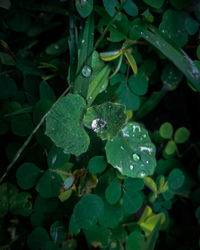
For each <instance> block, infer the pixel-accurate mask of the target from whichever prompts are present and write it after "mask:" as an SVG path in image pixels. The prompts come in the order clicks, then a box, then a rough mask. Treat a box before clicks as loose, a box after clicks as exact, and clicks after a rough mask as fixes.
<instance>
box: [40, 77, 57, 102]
mask: <svg viewBox="0 0 200 250" xmlns="http://www.w3.org/2000/svg"><path fill="white" fill-rule="evenodd" d="M40 99H47V100H49V101H52V103H54V102H55V101H56V96H55V93H54V91H53V89H52V88H51V87H50V86H49V84H48V83H47V82H46V81H42V82H41V83H40Z"/></svg>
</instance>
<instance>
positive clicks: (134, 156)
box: [133, 154, 140, 162]
mask: <svg viewBox="0 0 200 250" xmlns="http://www.w3.org/2000/svg"><path fill="white" fill-rule="evenodd" d="M133 160H134V161H136V162H137V161H139V160H140V156H139V155H138V154H133Z"/></svg>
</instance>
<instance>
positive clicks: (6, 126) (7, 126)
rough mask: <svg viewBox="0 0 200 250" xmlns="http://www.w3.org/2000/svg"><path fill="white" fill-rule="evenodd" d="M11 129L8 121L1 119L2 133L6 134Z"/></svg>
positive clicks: (0, 127) (0, 131)
mask: <svg viewBox="0 0 200 250" xmlns="http://www.w3.org/2000/svg"><path fill="white" fill-rule="evenodd" d="M8 130H9V125H8V123H6V122H4V121H2V120H0V135H5V134H6V133H7V132H8Z"/></svg>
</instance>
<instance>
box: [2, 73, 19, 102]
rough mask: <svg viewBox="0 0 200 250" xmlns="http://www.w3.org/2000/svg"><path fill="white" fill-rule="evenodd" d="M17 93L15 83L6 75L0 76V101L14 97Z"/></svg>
mask: <svg viewBox="0 0 200 250" xmlns="http://www.w3.org/2000/svg"><path fill="white" fill-rule="evenodd" d="M16 92H17V86H16V83H15V82H14V81H13V79H12V78H10V77H9V76H8V75H1V76H0V100H4V99H7V98H9V97H13V96H15V94H16Z"/></svg>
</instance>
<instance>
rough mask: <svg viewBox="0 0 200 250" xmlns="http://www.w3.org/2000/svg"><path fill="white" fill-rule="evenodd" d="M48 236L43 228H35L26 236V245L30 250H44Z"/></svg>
mask: <svg viewBox="0 0 200 250" xmlns="http://www.w3.org/2000/svg"><path fill="white" fill-rule="evenodd" d="M49 240H50V239H49V235H48V233H47V231H46V230H45V229H44V228H43V227H36V228H35V229H34V230H33V231H32V232H31V233H30V234H29V236H28V239H27V243H28V246H29V247H30V249H31V250H38V249H44V247H45V245H46V243H47V242H48V241H49Z"/></svg>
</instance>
